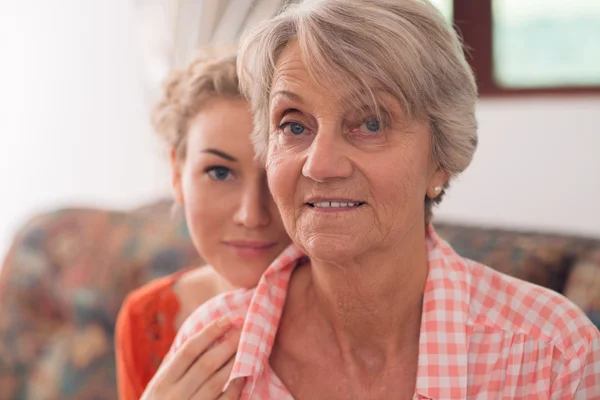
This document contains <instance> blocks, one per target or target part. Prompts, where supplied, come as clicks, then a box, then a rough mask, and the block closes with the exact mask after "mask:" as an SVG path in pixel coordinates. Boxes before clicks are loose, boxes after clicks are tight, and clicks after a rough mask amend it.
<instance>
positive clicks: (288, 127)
mask: <svg viewBox="0 0 600 400" xmlns="http://www.w3.org/2000/svg"><path fill="white" fill-rule="evenodd" d="M279 129H281V130H282V131H284V132H286V131H288V132H290V133H291V134H292V135H295V136H298V135H301V134H303V133H304V131H305V130H306V128H304V126H303V125H302V124H299V123H298V122H284V123H283V124H281V125H279Z"/></svg>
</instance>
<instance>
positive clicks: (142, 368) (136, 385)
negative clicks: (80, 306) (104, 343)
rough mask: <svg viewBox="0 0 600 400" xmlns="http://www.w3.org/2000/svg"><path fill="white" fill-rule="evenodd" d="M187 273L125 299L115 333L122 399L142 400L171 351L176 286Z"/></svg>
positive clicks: (178, 307)
mask: <svg viewBox="0 0 600 400" xmlns="http://www.w3.org/2000/svg"><path fill="white" fill-rule="evenodd" d="M188 271H190V269H186V270H182V271H179V272H177V273H175V274H172V275H169V276H166V277H163V278H159V279H156V280H153V281H152V282H150V283H148V284H146V285H144V286H142V287H140V288H139V289H137V290H135V291H133V292H132V293H130V294H129V295H128V296H127V298H126V299H125V302H124V303H123V306H122V307H121V311H120V312H119V316H118V318H117V326H116V332H115V347H116V358H117V382H118V387H119V399H121V400H139V398H140V397H141V396H142V394H143V393H144V389H145V388H146V386H147V385H148V383H149V382H150V380H151V379H152V377H153V376H154V374H155V373H156V371H157V370H158V367H159V366H160V364H161V362H162V360H163V358H164V357H165V355H166V354H167V352H168V351H169V348H170V347H171V343H173V339H175V334H176V333H177V331H176V330H175V317H176V316H177V313H178V312H179V309H180V304H179V300H178V298H177V296H176V294H175V292H174V291H173V284H174V283H175V282H176V281H177V279H179V278H180V277H181V275H183V274H184V273H186V272H188Z"/></svg>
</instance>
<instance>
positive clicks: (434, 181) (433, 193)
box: [427, 169, 449, 200]
mask: <svg viewBox="0 0 600 400" xmlns="http://www.w3.org/2000/svg"><path fill="white" fill-rule="evenodd" d="M448 179H449V174H448V173H447V172H445V171H442V170H441V169H438V170H437V171H436V172H435V173H434V174H433V177H432V178H431V182H430V183H429V186H428V187H427V197H429V198H430V199H432V200H433V199H435V198H436V197H438V196H439V195H440V194H441V193H442V191H443V190H444V187H445V186H446V184H447V183H448Z"/></svg>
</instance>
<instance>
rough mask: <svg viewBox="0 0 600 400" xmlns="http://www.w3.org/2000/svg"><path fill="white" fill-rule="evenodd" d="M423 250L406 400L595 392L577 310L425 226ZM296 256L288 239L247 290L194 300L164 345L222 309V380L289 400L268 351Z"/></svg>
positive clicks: (599, 353) (597, 363) (590, 332)
mask: <svg viewBox="0 0 600 400" xmlns="http://www.w3.org/2000/svg"><path fill="white" fill-rule="evenodd" d="M427 249H428V257H429V273H428V277H427V282H426V285H425V293H424V298H423V314H422V319H421V333H420V339H419V340H420V343H419V359H418V371H417V382H416V392H415V394H414V397H413V399H444V400H446V399H556V400H559V399H561V400H562V399H577V400H595V399H600V333H599V332H598V329H597V328H596V327H595V326H593V325H592V323H591V322H590V321H589V319H588V318H587V317H586V316H585V315H584V314H583V313H582V311H581V310H579V309H578V308H577V307H576V306H574V305H573V304H571V303H570V302H569V301H568V300H567V299H565V298H564V297H563V296H561V295H559V294H557V293H555V292H552V291H550V290H548V289H544V288H541V287H539V286H535V285H533V284H530V283H527V282H523V281H520V280H518V279H514V278H511V277H508V276H506V275H503V274H500V273H498V272H496V271H494V270H493V269H491V268H488V267H486V266H483V265H481V264H477V263H475V262H473V261H470V260H466V259H464V258H461V257H460V256H459V255H457V254H456V253H455V252H454V251H453V250H452V248H451V247H450V246H449V245H448V244H447V243H445V242H444V241H442V240H440V239H439V238H438V237H437V236H436V234H435V232H434V230H433V228H429V232H428V239H427ZM301 257H303V254H302V252H301V251H300V250H298V249H297V248H296V247H294V246H291V247H289V248H288V249H287V250H285V251H284V252H283V253H282V254H281V255H280V256H279V257H278V258H277V259H276V260H275V261H274V262H273V263H272V264H271V266H270V267H269V268H268V269H267V271H266V272H265V273H264V275H263V277H262V278H261V280H260V282H259V283H258V285H257V287H256V288H255V289H252V290H237V291H234V292H229V293H225V294H223V295H220V296H218V297H216V298H214V299H212V300H210V301H209V302H207V303H205V304H204V305H202V306H201V307H200V308H199V309H197V310H196V311H195V312H194V313H193V314H192V315H191V316H190V317H189V318H188V320H187V321H186V322H185V323H184V325H183V326H182V328H181V330H180V331H179V333H178V335H177V338H176V339H175V342H174V343H173V347H172V349H171V352H173V351H177V350H178V349H179V348H180V347H181V346H182V344H183V343H184V342H185V341H186V339H187V338H189V337H190V335H192V334H193V333H195V332H198V331H199V330H200V329H202V327H204V326H206V324H208V323H209V322H211V321H213V320H215V319H217V318H219V317H221V316H224V315H230V316H231V317H232V318H233V321H234V324H236V325H237V326H241V327H242V337H241V341H240V344H239V348H238V352H237V355H236V359H235V363H234V367H233V371H232V373H231V376H230V378H229V382H231V381H233V380H234V379H237V378H245V379H246V383H245V387H244V391H243V394H242V399H277V400H283V399H292V396H291V395H290V393H289V392H288V390H287V389H286V388H285V386H284V385H283V383H282V382H281V381H280V380H279V378H278V377H277V376H276V375H275V373H274V371H273V370H272V369H271V367H270V366H269V355H270V353H271V349H272V347H273V342H274V340H275V334H276V332H277V328H278V325H279V320H280V317H281V313H282V311H283V306H284V302H285V297H286V293H287V287H288V283H289V281H290V277H291V273H292V271H293V270H294V268H295V267H296V265H297V264H298V262H299V260H300V258H301ZM228 384H229V383H228Z"/></svg>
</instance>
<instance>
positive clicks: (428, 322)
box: [416, 226, 470, 400]
mask: <svg viewBox="0 0 600 400" xmlns="http://www.w3.org/2000/svg"><path fill="white" fill-rule="evenodd" d="M427 251H428V259H429V270H428V274H427V281H426V283H425V291H424V294H423V314H422V317H421V333H420V336H419V364H418V372H417V385H416V392H417V394H418V395H419V396H421V398H426V399H448V400H451V399H465V398H466V397H467V361H468V352H467V351H468V348H467V332H466V328H467V323H468V318H469V296H470V291H469V287H470V275H469V274H468V273H467V269H466V266H465V264H464V261H463V259H462V258H461V257H460V256H458V254H456V253H455V252H454V250H452V248H451V247H450V246H449V245H448V244H447V243H446V242H444V241H443V240H440V239H439V238H438V236H437V234H436V233H435V230H434V229H433V227H432V226H430V227H429V228H428V234H427Z"/></svg>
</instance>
